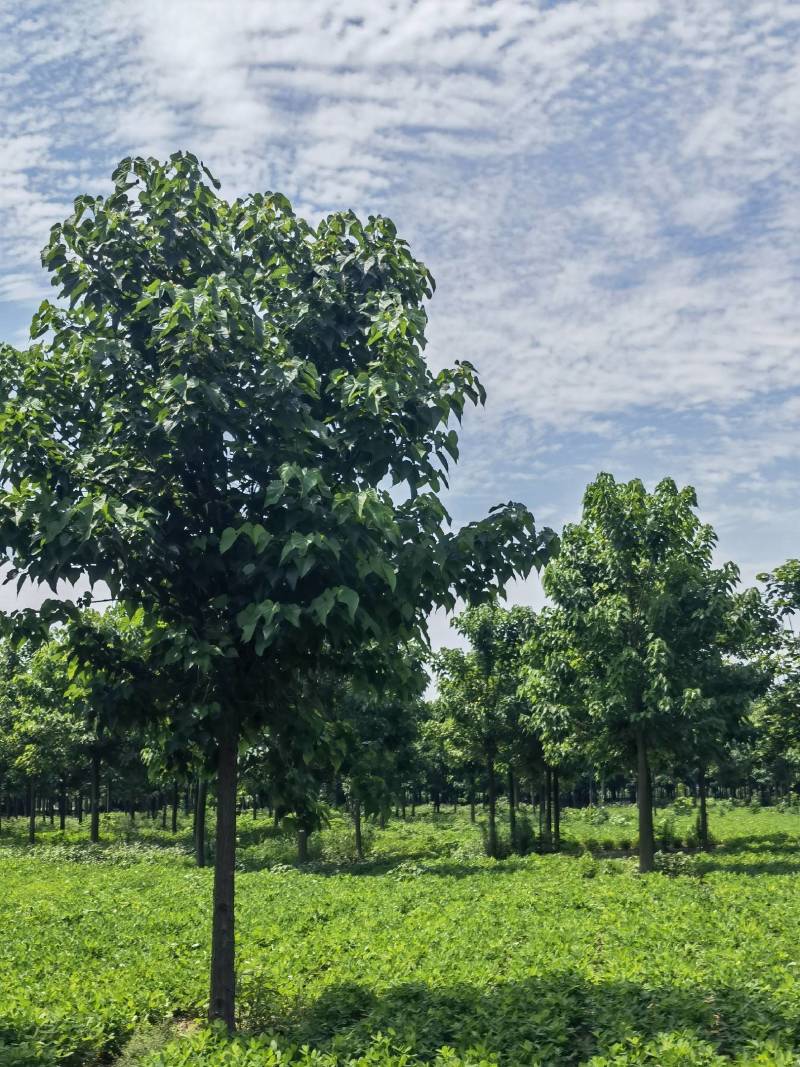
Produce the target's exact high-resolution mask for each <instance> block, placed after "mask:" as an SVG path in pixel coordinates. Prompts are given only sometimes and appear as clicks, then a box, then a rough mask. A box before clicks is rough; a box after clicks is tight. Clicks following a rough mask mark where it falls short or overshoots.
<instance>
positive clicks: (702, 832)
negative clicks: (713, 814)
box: [697, 767, 708, 852]
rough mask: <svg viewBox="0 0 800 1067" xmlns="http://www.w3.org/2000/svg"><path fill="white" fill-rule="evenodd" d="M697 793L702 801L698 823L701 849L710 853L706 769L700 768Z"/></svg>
mask: <svg viewBox="0 0 800 1067" xmlns="http://www.w3.org/2000/svg"><path fill="white" fill-rule="evenodd" d="M697 792H698V796H699V799H700V819H699V821H698V827H697V830H698V833H697V836H698V838H699V840H700V848H701V849H703V851H704V852H707V851H708V782H707V781H706V769H705V767H701V768H700V772H699V774H698V776H697Z"/></svg>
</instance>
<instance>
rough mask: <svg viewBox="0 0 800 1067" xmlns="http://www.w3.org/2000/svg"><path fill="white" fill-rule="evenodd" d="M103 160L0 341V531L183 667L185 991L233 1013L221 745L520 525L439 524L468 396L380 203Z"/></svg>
mask: <svg viewBox="0 0 800 1067" xmlns="http://www.w3.org/2000/svg"><path fill="white" fill-rule="evenodd" d="M113 182H114V188H113V192H112V193H111V195H110V196H108V197H107V198H103V197H92V196H82V197H79V198H78V199H77V200H76V201H75V210H74V212H73V214H72V215H71V216H70V217H69V218H68V219H67V220H66V221H65V222H63V223H61V224H59V225H56V226H54V227H53V229H52V231H51V236H50V241H49V243H48V246H47V247H46V248H45V250H44V252H43V257H42V258H43V264H44V265H45V267H46V268H48V269H49V270H50V271H51V272H52V275H53V278H52V281H53V284H54V285H55V286H57V288H58V291H59V295H60V298H61V299H60V302H58V303H53V302H49V301H46V302H45V303H43V304H42V306H41V307H40V309H39V311H38V313H37V315H36V316H35V318H34V321H33V325H32V337H33V338H34V340H35V341H36V343H34V344H33V345H32V346H31V347H30V348H29V349H28V350H27V351H23V352H20V351H16V350H14V349H12V348H10V347H9V346H4V347H3V348H2V350H0V486H1V487H2V488H1V489H0V548H2V550H3V551H4V552H6V553H7V554H8V557H9V558H10V562H11V572H10V577H12V578H16V579H17V581H18V582H19V583H21V582H24V581H25V580H26V579H30V580H32V581H34V582H48V583H49V584H50V585H51V586H52V587H53V588H55V583H56V582H58V581H59V580H67V581H69V580H74V579H77V578H78V577H79V576H81V575H88V577H89V579H90V580H91V582H93V583H94V582H98V581H104V582H106V583H107V584H108V586H109V588H110V589H111V593H112V595H113V596H114V597H115V598H117V599H119V600H122V601H123V602H125V604H126V607H127V608H128V610H129V611H132V610H137V609H140V610H141V611H142V613H143V615H144V622H145V625H148V626H150V627H151V630H152V632H153V633H154V634H155V637H156V638H157V641H156V640H154V643H153V644H154V647H153V654H154V655H155V654H157V653H158V652H159V650H160V652H161V653H162V654H163V656H164V658H165V659H168V660H169V661H171V662H177V663H180V664H182V665H183V668H184V677H185V686H186V704H185V706H186V708H187V709H189V710H188V711H187V714H188V715H189V716H190V718H194V719H197V720H202V723H203V728H204V729H205V730H207V731H209V732H210V733H211V735H212V736H213V738H214V741H215V752H216V764H217V797H218V817H217V830H216V835H217V837H216V869H215V875H214V902H213V923H212V964H211V987H210V1015H211V1017H212V1018H220V1019H222V1020H224V1021H225V1023H226V1024H227V1025H228V1026H229V1027H233V1025H234V935H233V916H234V910H233V905H234V859H235V856H234V851H235V818H236V815H235V807H236V805H235V800H236V789H237V754H238V750H239V747H240V744H241V743H242V742H243V741H245V740H246V739H247V738H248V737H250V736H252V735H253V734H254V733H255V731H256V730H257V729H258V728H260V727H262V726H263V725H264V723H266V724H267V725H269V724H270V723H272V724H279V723H280V720H281V717H282V716H284V715H286V714H302V713H303V710H304V702H303V701H302V700H300V699H298V694H300V693H301V692H302V689H303V687H302V685H301V684H300V683H299V682H298V679H301V678H303V677H306V676H307V675H308V673H309V672H310V671H311V670H312V669H316V668H317V667H318V666H319V663H320V662H321V661H323V660H324V659H325V657H326V656H333V657H338V658H339V659H346V658H347V656H348V655H349V654H350V653H351V651H352V650H353V649H354V648H356V647H358V646H360V645H362V644H364V643H365V642H366V641H369V640H374V641H376V642H378V643H390V642H392V643H393V642H396V641H398V640H410V639H414V638H417V637H419V635H420V633H421V631H422V630H423V628H424V625H425V618H426V616H427V614H428V613H429V612H430V611H431V610H432V609H433V608H434V607H436V606H437V605H441V606H444V607H452V606H453V604H454V602H455V598H456V597H459V596H461V597H464V598H466V599H472V598H473V597H475V596H486V595H490V594H494V593H495V592H496V591H497V590H498V589H499V588H501V587H502V586H503V584H504V583H505V582H506V581H507V580H508V579H510V578H511V577H512V576H514V575H516V574H523V573H526V572H527V571H528V570H529V569H530V568H531V567H532V566H534V565H536V564H538V563H540V562H541V561H542V559H543V556H544V552H545V550H546V545H547V538H546V537H543V536H540V535H538V534H537V532H536V530H535V528H534V523H533V518H532V516H531V515H530V513H529V512H528V511H527V510H526V509H524V508H522V507H521V506H519V505H514V504H510V505H506V506H503V507H500V508H498V509H495V510H494V511H493V513H492V514H491V515H490V516H489V517H488V518H486V519H484V520H482V521H480V522H476V523H472V524H470V525H468V526H466V527H464V528H462V529H461V530H458V531H451V530H450V529H449V524H448V516H447V513H446V511H445V509H444V507H443V506H442V504H441V502H440V500H439V498H438V495H437V493H438V490H439V489H440V487H441V485H442V484H443V483H444V482H445V477H446V469H447V465H448V461H449V459H456V457H457V455H458V445H457V435H456V432H455V430H454V429H453V428H452V425H451V422H452V420H453V419H454V418H455V419H460V417H461V415H462V413H463V411H464V408H465V406H466V405H467V404H468V403H477V402H481V401H482V400H483V395H484V394H483V390H482V387H481V386H480V383H479V381H478V379H477V377H476V373H475V371H474V369H473V368H472V367H471V366H470V365H469V364H467V363H461V364H457V365H456V366H455V367H454V368H451V369H445V370H442V371H440V372H439V373H438V374H433V373H432V372H431V370H430V369H429V368H428V366H427V364H426V362H425V359H424V356H423V349H424V346H425V326H426V313H425V309H424V300H425V299H426V298H427V297H430V296H431V293H432V289H433V281H432V278H431V276H430V274H429V273H428V271H427V270H426V268H425V267H424V266H423V265H422V264H421V263H419V262H418V261H417V260H415V259H414V258H413V256H412V255H411V253H410V252H409V250H408V247H407V246H406V244H405V242H404V241H402V240H401V239H400V238H399V237H398V236H397V233H396V231H395V227H394V226H393V224H392V223H391V222H390V221H389V220H388V219H384V218H380V217H378V218H373V217H371V218H370V219H369V221H368V222H367V223H366V224H362V223H361V222H360V221H359V220H358V219H357V218H356V216H355V215H353V214H352V213H350V212H343V213H337V214H334V215H331V216H329V217H328V218H326V219H325V220H324V221H323V222H322V223H320V224H319V226H318V227H317V228H316V229H314V228H312V227H311V226H310V225H309V224H308V223H306V222H304V221H303V220H302V219H299V218H297V217H296V216H295V214H294V213H293V211H292V209H291V206H290V204H289V203H288V201H287V200H286V199H285V197H283V196H281V195H279V194H274V193H268V194H264V195H261V194H256V195H253V196H248V197H245V198H244V199H240V200H236V201H235V202H233V203H228V202H226V201H225V200H223V199H222V198H221V197H220V196H218V195H217V189H218V188H219V185H218V183H217V182H216V180H215V179H213V178H212V176H211V175H210V174H209V172H208V171H207V170H206V169H205V167H203V166H202V165H201V164H200V163H199V162H198V160H197V159H196V158H195V157H193V156H191V155H188V154H184V153H177V154H175V155H173V156H172V157H171V158H170V159H169V160H168V161H167V162H166V163H159V162H158V161H156V160H153V159H139V158H137V159H126V160H124V161H123V162H122V163H121V164H120V165H119V167H118V168H117V169H116V171H115V172H114V175H113ZM389 482H391V483H394V485H395V486H405V487H406V489H407V491H406V492H405V493H403V492H402V491H400V490H396V491H395V493H394V495H392V494H390V493H389V491H388V488H387V483H389ZM65 610H66V609H65V608H61V607H59V605H57V604H54V603H53V602H46V604H45V606H44V618H45V619H47V618H52V617H56V616H57V615H58V614H59V612H63V611H65ZM26 621H29V620H28V619H27V618H25V617H23V618H19V617H18V618H17V619H16V620H15V622H16V623H19V624H21V623H22V622H26ZM157 625H158V628H157ZM193 698H194V699H193Z"/></svg>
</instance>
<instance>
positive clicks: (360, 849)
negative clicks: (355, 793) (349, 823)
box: [353, 799, 364, 860]
mask: <svg viewBox="0 0 800 1067" xmlns="http://www.w3.org/2000/svg"><path fill="white" fill-rule="evenodd" d="M353 827H354V829H355V835H356V858H357V859H359V860H363V859H364V841H363V839H362V837H361V801H360V800H358V799H356V800H354V801H353Z"/></svg>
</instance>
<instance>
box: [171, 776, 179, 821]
mask: <svg viewBox="0 0 800 1067" xmlns="http://www.w3.org/2000/svg"><path fill="white" fill-rule="evenodd" d="M172 832H173V834H177V832H178V783H177V782H175V783H174V784H173V786H172Z"/></svg>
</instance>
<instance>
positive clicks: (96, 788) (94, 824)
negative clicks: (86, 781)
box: [89, 752, 100, 845]
mask: <svg viewBox="0 0 800 1067" xmlns="http://www.w3.org/2000/svg"><path fill="white" fill-rule="evenodd" d="M91 803H92V811H91V822H90V823H89V840H90V841H91V842H92V844H93V845H96V844H97V842H98V841H99V840H100V754H99V753H98V752H92V782H91Z"/></svg>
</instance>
